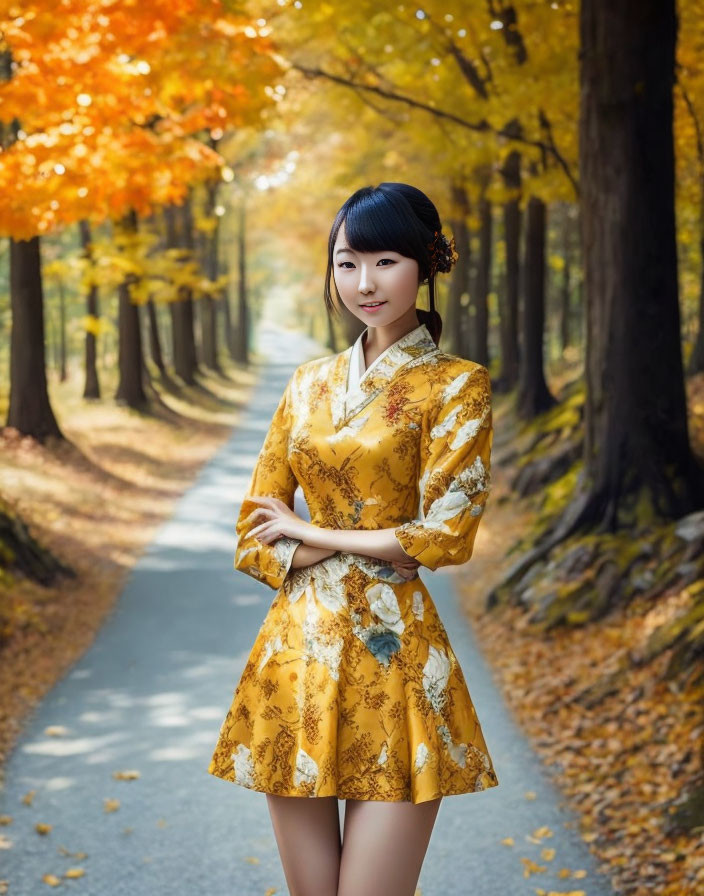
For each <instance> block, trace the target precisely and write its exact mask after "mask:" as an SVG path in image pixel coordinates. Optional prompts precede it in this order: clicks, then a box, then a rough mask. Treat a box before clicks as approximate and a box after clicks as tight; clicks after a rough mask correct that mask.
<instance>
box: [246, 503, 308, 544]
mask: <svg viewBox="0 0 704 896" xmlns="http://www.w3.org/2000/svg"><path fill="white" fill-rule="evenodd" d="M244 497H245V499H246V500H249V501H253V502H254V503H255V504H260V505H261V507H260V508H259V509H258V510H255V511H254V512H253V513H252V516H255V517H261V518H262V520H263V522H261V523H259V525H257V526H254V528H253V529H250V530H249V534H250V535H253V536H254V537H255V538H258V539H259V541H262V542H264V544H270V543H271V542H272V541H276V539H277V538H281V537H282V536H283V535H286V536H288V537H289V538H297V539H299V540H300V541H302V542H305V536H306V534H307V533H308V532H310V530H311V529H313V528H314V526H312V525H311V523H307V522H306V521H305V520H302V519H301V518H300V516H298V514H297V513H294V512H293V510H291V508H290V507H289V506H288V505H287V504H285V503H284V502H283V501H282V500H281V499H280V498H272V497H269V496H268V495H245V496H244Z"/></svg>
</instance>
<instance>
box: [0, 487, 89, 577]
mask: <svg viewBox="0 0 704 896" xmlns="http://www.w3.org/2000/svg"><path fill="white" fill-rule="evenodd" d="M0 545H2V551H1V552H0V569H2V571H3V572H9V573H21V574H22V575H24V576H26V577H27V578H29V579H32V581H34V582H39V584H40V585H46V586H48V585H51V584H53V582H54V581H55V580H56V578H57V577H58V576H59V575H66V576H74V575H75V573H74V571H73V569H72V568H71V567H69V566H65V565H64V564H63V563H61V561H60V560H58V559H57V558H56V557H55V556H54V555H53V554H52V553H51V552H50V551H48V550H47V549H46V548H43V547H42V546H41V545H40V544H39V542H38V541H37V540H36V539H35V538H34V537H33V536H32V535H31V534H30V532H29V530H28V529H27V526H26V525H25V524H24V522H23V521H22V520H21V519H20V518H19V517H18V516H16V515H15V513H14V511H13V510H12V509H11V508H10V507H9V506H8V505H7V504H6V503H5V502H4V501H0Z"/></svg>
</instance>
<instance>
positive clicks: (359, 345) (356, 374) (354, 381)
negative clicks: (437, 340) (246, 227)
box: [346, 324, 432, 393]
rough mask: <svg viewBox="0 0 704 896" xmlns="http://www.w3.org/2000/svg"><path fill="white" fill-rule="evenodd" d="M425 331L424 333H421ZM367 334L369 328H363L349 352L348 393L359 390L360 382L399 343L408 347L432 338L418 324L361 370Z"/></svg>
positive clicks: (421, 325) (427, 331)
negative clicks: (424, 338) (423, 339)
mask: <svg viewBox="0 0 704 896" xmlns="http://www.w3.org/2000/svg"><path fill="white" fill-rule="evenodd" d="M423 331H425V332H423ZM368 332H369V327H365V328H364V329H363V330H362V332H361V333H360V334H359V336H358V337H357V339H356V340H355V342H354V344H353V345H352V348H351V350H350V357H349V363H348V365H347V381H346V391H347V392H348V393H349V392H351V391H352V390H353V389H354V388H359V386H360V385H361V384H362V382H363V381H364V380H365V379H367V378H368V377H369V376H370V375H371V374H372V373H373V371H374V369H375V368H376V367H377V365H378V364H379V363H380V362H383V361H384V359H385V358H386V356H387V355H388V354H389V352H391V350H392V349H394V348H395V347H398V346H399V344H400V343H403V345H404V346H405V345H410V344H413V343H415V342H416V341H417V340H419V339H421V338H422V337H424V336H425V335H427V336H428V337H430V339H431V340H432V336H430V332H429V330H428V328H427V327H426V326H425V324H418V326H417V327H414V328H413V329H412V330H409V331H408V332H407V333H404V334H403V336H399V338H398V339H396V340H394V341H393V342H392V343H391V345H387V347H386V348H385V349H384V351H383V352H381V354H380V355H378V356H377V357H376V358H374V360H373V361H372V363H371V364H370V365H369V366H368V367H366V368H365V369H364V370H363V369H362V368H363V366H364V363H365V361H364V348H363V342H364V336H365V334H367V333H368Z"/></svg>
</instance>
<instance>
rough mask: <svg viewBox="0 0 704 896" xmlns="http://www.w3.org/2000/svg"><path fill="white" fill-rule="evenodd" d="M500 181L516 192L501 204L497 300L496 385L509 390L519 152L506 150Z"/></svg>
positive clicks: (514, 367)
mask: <svg viewBox="0 0 704 896" xmlns="http://www.w3.org/2000/svg"><path fill="white" fill-rule="evenodd" d="M501 176H502V178H503V181H504V185H505V187H506V188H507V189H508V190H511V191H514V192H515V193H516V196H515V198H512V199H509V200H507V201H506V202H505V203H504V206H503V218H504V242H505V245H506V269H505V278H506V279H505V284H506V288H505V292H504V297H503V302H502V303H501V311H502V313H501V314H500V321H499V322H500V328H499V329H500V338H501V374H500V376H499V377H498V383H497V387H500V388H501V389H502V390H503V391H506V392H508V391H510V390H511V389H513V388H514V386H515V385H516V383H517V382H518V358H519V349H518V293H519V271H520V262H519V247H520V238H521V209H520V206H519V204H518V203H519V196H518V194H519V193H520V189H521V156H520V153H518V152H510V153H509V154H508V156H507V157H506V161H505V162H504V166H503V168H502V170H501Z"/></svg>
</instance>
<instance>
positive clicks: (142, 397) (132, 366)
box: [115, 210, 147, 410]
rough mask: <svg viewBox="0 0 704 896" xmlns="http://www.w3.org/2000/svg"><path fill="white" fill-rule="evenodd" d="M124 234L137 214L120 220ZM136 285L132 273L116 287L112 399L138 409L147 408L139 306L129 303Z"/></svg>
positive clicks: (135, 228)
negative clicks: (116, 373)
mask: <svg viewBox="0 0 704 896" xmlns="http://www.w3.org/2000/svg"><path fill="white" fill-rule="evenodd" d="M123 228H124V229H125V230H126V231H136V230H137V215H136V213H135V212H134V210H131V211H129V212H128V213H127V214H126V215H125V218H124V220H123ZM134 282H135V277H134V275H133V274H128V275H127V276H126V277H125V279H124V280H123V281H122V283H120V285H119V287H118V296H119V301H120V308H119V324H118V331H119V349H118V368H119V373H120V380H119V383H118V386H117V392H116V393H115V398H116V399H117V401H118V402H120V403H121V404H126V405H128V406H129V407H131V408H136V409H138V410H141V409H143V408H144V407H145V406H146V405H147V396H146V393H145V391H144V369H143V368H144V356H143V353H142V331H141V327H140V320H139V305H137V304H135V303H134V302H133V301H132V297H131V295H130V286H131V285H132V284H133V283H134Z"/></svg>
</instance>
